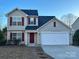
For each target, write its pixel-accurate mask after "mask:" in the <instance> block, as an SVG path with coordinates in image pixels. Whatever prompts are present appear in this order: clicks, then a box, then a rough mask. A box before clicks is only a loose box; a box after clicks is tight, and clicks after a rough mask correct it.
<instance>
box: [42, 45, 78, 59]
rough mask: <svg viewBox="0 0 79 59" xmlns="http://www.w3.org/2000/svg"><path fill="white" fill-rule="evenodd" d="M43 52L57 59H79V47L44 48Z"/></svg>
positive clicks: (50, 46)
mask: <svg viewBox="0 0 79 59" xmlns="http://www.w3.org/2000/svg"><path fill="white" fill-rule="evenodd" d="M42 48H43V50H44V51H45V52H46V53H47V54H48V55H50V56H52V57H54V58H55V59H79V47H75V46H66V45H63V46H60V45H59V46H52V45H49V46H42Z"/></svg>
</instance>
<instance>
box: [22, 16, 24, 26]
mask: <svg viewBox="0 0 79 59" xmlns="http://www.w3.org/2000/svg"><path fill="white" fill-rule="evenodd" d="M22 26H24V17H22Z"/></svg>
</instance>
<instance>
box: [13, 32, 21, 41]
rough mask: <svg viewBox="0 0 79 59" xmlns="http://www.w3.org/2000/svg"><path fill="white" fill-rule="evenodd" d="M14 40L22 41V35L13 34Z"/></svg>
mask: <svg viewBox="0 0 79 59" xmlns="http://www.w3.org/2000/svg"><path fill="white" fill-rule="evenodd" d="M12 40H22V33H12Z"/></svg>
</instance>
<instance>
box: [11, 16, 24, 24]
mask: <svg viewBox="0 0 79 59" xmlns="http://www.w3.org/2000/svg"><path fill="white" fill-rule="evenodd" d="M10 25H12V26H22V25H24V17H19V16H14V17H10Z"/></svg>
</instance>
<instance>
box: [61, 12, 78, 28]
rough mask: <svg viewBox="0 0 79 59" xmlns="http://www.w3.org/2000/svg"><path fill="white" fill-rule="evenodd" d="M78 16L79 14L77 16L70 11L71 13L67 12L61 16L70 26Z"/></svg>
mask: <svg viewBox="0 0 79 59" xmlns="http://www.w3.org/2000/svg"><path fill="white" fill-rule="evenodd" d="M77 18H78V16H75V15H74V14H72V13H69V14H66V15H63V16H62V17H61V19H62V21H63V22H64V23H66V24H67V25H68V26H69V27H71V25H72V23H73V22H74V21H75V20H76V19H77Z"/></svg>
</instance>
